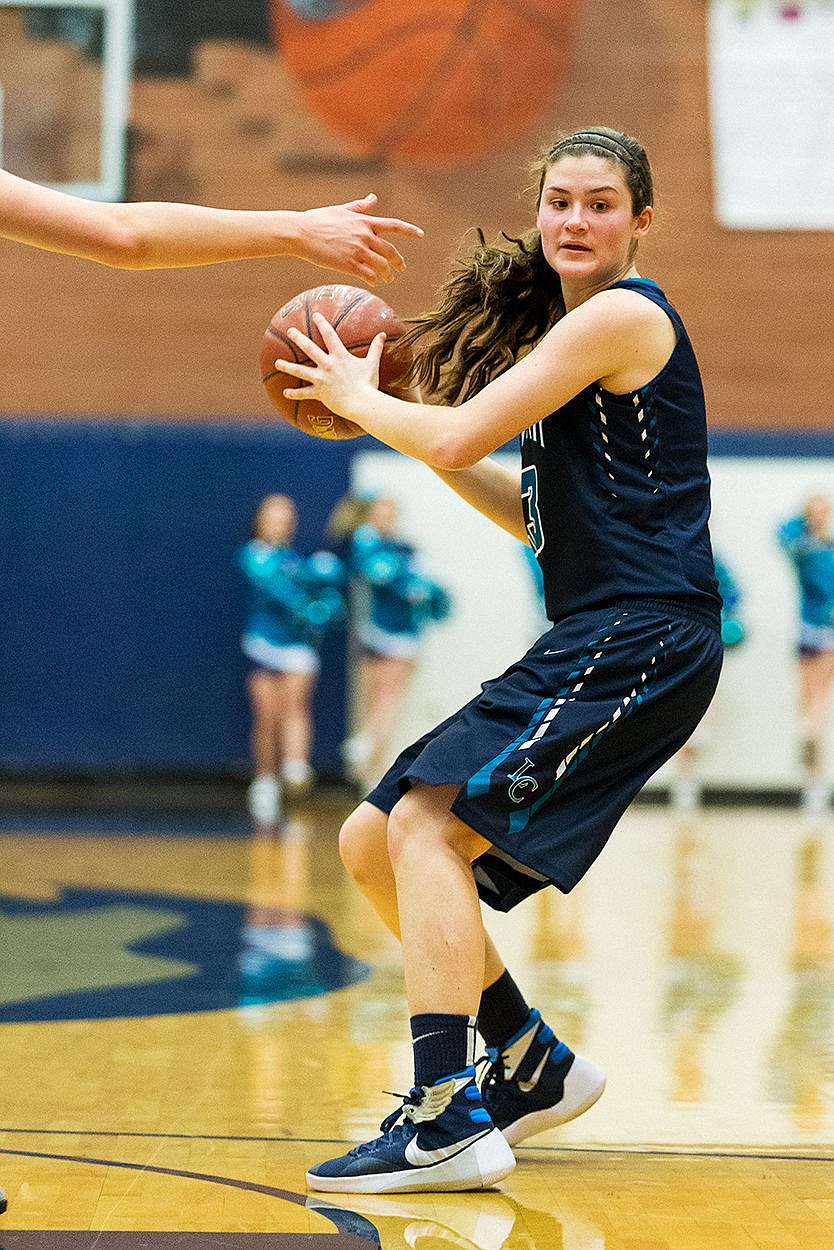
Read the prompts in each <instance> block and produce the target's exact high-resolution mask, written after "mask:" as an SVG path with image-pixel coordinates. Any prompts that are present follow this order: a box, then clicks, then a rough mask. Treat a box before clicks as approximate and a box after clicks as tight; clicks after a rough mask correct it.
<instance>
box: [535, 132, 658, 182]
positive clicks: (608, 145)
mask: <svg viewBox="0 0 834 1250" xmlns="http://www.w3.org/2000/svg"><path fill="white" fill-rule="evenodd" d="M574 144H582V146H583V147H588V148H596V149H597V150H598V151H600V152H605V153H606V155H607V156H616V157H617V158H618V160H621V161H623V162H624V163H625V164H626V165H628V166H629V167H630V168H631V169H633V170H636V171H638V172H639V171H640V164H639V162H638V161H637V158H636V157H635V155H634V153H633V152H632V151H630V149H629V148H627V147H626V145H625V144H624V143H621V142H620V140H619V139H615V138H614V137H613V135H602V134H599V133H598V132H597V131H595V130H578V131H577V132H576V133H575V134H572V135H566V136H565V138H564V139H560V140H559V142H558V143H557V144H556V146H555V147H554V148H553V153H554V155H555V153H557V152H558V151H559V150H560V149H563V148H570V147H573V146H574Z"/></svg>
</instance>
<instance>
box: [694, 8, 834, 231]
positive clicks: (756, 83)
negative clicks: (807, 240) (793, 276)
mask: <svg viewBox="0 0 834 1250" xmlns="http://www.w3.org/2000/svg"><path fill="white" fill-rule="evenodd" d="M708 61H709V90H710V113H711V129H712V144H713V171H714V180H715V206H716V216H717V218H718V220H719V222H720V223H721V225H723V226H727V227H729V228H730V229H741V230H745V229H746V230H832V229H834V0H796V2H795V3H788V2H787V0H785V2H783V0H711V4H710V11H709V31H708Z"/></svg>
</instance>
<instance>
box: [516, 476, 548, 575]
mask: <svg viewBox="0 0 834 1250" xmlns="http://www.w3.org/2000/svg"><path fill="white" fill-rule="evenodd" d="M521 506H522V507H523V509H524V524H525V526H526V528H527V537H528V539H529V542H530V546H531V547H532V548H533V550H534V551H535V553H536V555H539V553H540V552H541V550H542V548H543V547H544V529H543V528H542V518H541V514H540V512H539V478H538V474H537V472H536V466H535V465H534V464H528V466H527V468H526V469H522V471H521Z"/></svg>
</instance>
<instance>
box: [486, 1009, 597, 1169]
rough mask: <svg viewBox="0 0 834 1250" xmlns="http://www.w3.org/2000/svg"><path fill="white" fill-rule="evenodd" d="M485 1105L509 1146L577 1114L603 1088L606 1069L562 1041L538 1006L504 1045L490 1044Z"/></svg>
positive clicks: (566, 1120)
mask: <svg viewBox="0 0 834 1250" xmlns="http://www.w3.org/2000/svg"><path fill="white" fill-rule="evenodd" d="M486 1054H487V1060H488V1061H489V1067H488V1068H487V1071H486V1074H485V1076H484V1079H483V1082H482V1085H481V1097H482V1099H483V1103H484V1106H485V1107H486V1109H487V1112H488V1113H489V1115H490V1118H491V1119H492V1122H493V1123H494V1124H495V1125H496V1127H497V1128H500V1130H501V1132H502V1133H503V1134H504V1137H505V1138H506V1140H507V1141H508V1142H509V1144H510V1145H511V1146H516V1145H518V1143H519V1142H521V1141H524V1140H525V1138H527V1137H532V1136H533V1135H534V1134H535V1133H543V1132H544V1131H545V1129H549V1128H557V1127H558V1126H559V1125H560V1124H567V1122H568V1121H569V1120H575V1119H576V1117H577V1116H578V1115H582V1113H583V1111H587V1110H588V1108H589V1107H592V1106H593V1105H594V1103H595V1102H596V1101H597V1099H598V1098H599V1097H600V1095H601V1094H602V1091H603V1090H604V1089H605V1073H604V1072H603V1070H602V1068H599V1067H597V1065H596V1064H595V1063H592V1062H591V1060H590V1059H586V1058H585V1057H584V1055H575V1054H574V1053H573V1051H572V1050H571V1049H570V1047H568V1046H566V1045H565V1043H564V1042H560V1041H559V1040H558V1039H557V1038H556V1036H555V1034H554V1033H553V1030H552V1029H551V1028H549V1027H548V1026H547V1025H546V1024H545V1023H544V1021H543V1020H542V1018H541V1016H540V1014H539V1012H538V1011H535V1010H533V1011H531V1012H530V1017H529V1019H528V1021H527V1023H526V1024H525V1026H524V1028H523V1029H520V1030H519V1032H518V1033H516V1034H515V1036H514V1037H511V1038H510V1040H509V1041H508V1042H506V1043H505V1044H504V1045H503V1046H500V1047H499V1046H488V1047H487V1052H486Z"/></svg>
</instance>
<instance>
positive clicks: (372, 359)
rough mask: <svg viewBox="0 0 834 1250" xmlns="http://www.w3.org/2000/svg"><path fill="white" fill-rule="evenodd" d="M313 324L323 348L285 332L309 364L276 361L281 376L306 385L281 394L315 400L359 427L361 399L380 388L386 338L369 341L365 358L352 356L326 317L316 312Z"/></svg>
mask: <svg viewBox="0 0 834 1250" xmlns="http://www.w3.org/2000/svg"><path fill="white" fill-rule="evenodd" d="M313 320H314V321H315V323H316V328H317V329H318V331H319V334H320V335H321V337H322V340H323V342H324V347H323V348H322V347H319V346H318V344H316V343H314V342H313V340H312V339H310V338H308V337H307V335H306V334H303V333H302V332H301V330H296V329H290V330H287V335H288V337H289V338H290V339H292V341H293V343H294V344H295V346H296V347H297V348H298V349H299V351H302V352H303V353H304V355H305V356H307V357H309V360H310V361H311V362H312V363H308V364H296V362H295V361H291V360H276V362H275V366H276V368H278V369H280V370H281V371H282V373H289V374H291V375H292V376H293V377H294V378H298V379H299V380H300V381H302V382H305V383H306V385H305V386H298V387H289V388H285V390H284V394H285V395H286V397H287V399H318V400H320V401H321V402H322V403H323V404H324V405H325V407H326V408H329V409H330V411H331V412H335V413H337V414H338V415H339V416H340V417H346V418H347V419H348V420H350V421H354V422H355V423H356V424H357V425H360V426H361V424H362V416H361V413H362V407H363V405H362V395H363V394H365V395H366V396H367V394H368V392H371V391H376V390H377V389H378V387H379V362H380V358H381V357H382V351H383V348H384V347H385V334H384V333H382V334H377V335H376V336H375V338H374V339H372V341H371V345H370V347H369V348H368V354H367V355H366V356H354V355H353V353H352V352H350V351H348V349H347V348H346V347H345V345H344V343H343V342H342V340H341V339H340V338H339V336H338V334H337V333H336V331H335V330H334V329H333V326H332V325H331V324H330V322H329V321H328V320H327V318H326V317H324V316H322V314H321V313H319V312H315V313H313Z"/></svg>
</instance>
